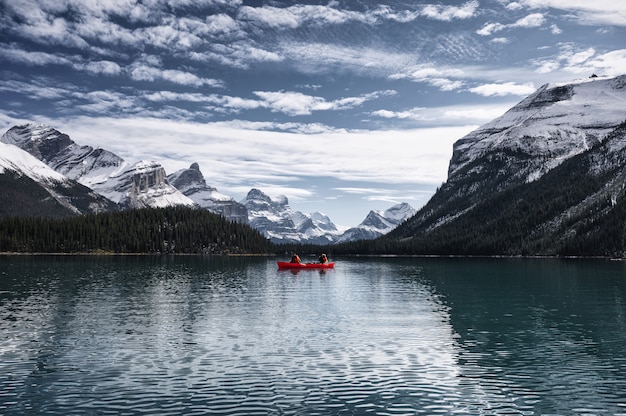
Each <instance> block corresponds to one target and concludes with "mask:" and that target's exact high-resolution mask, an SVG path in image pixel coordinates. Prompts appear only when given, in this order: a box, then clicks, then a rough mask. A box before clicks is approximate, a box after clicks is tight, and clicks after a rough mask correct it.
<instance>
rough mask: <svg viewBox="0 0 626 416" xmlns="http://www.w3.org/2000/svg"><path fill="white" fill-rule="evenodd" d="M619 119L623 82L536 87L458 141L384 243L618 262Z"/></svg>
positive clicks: (623, 163)
mask: <svg viewBox="0 0 626 416" xmlns="http://www.w3.org/2000/svg"><path fill="white" fill-rule="evenodd" d="M625 109H626V76H620V77H616V78H611V79H602V78H594V79H588V80H585V81H578V82H575V83H572V84H567V85H545V86H543V87H541V88H540V89H539V90H538V91H536V92H535V93H533V94H531V95H530V96H529V97H527V98H525V99H524V100H522V101H521V102H520V103H518V104H517V105H516V106H514V107H513V108H511V109H510V110H509V111H507V112H506V113H505V114H504V115H502V116H501V117H498V118H496V119H495V120H493V121H492V122H490V123H487V124H485V125H484V126H481V127H479V128H478V129H476V130H474V131H473V132H470V133H469V134H468V135H466V136H465V137H463V138H461V139H459V140H458V141H457V142H456V143H455V144H454V149H453V156H452V158H451V161H450V166H449V169H448V179H447V181H446V182H445V183H444V184H443V185H442V186H441V187H440V188H439V189H438V190H437V192H436V193H435V194H434V195H433V197H432V198H431V199H430V200H429V201H428V203H427V204H426V205H425V206H424V207H422V208H421V209H420V210H419V211H418V212H417V214H416V215H415V216H413V217H412V218H411V219H410V220H408V221H407V222H406V223H404V224H403V225H401V226H399V227H398V228H396V229H395V230H393V231H392V232H390V233H389V234H388V235H386V236H385V237H382V238H383V240H385V241H386V242H387V243H388V244H389V242H390V241H395V243H394V244H400V242H403V244H406V245H407V248H405V251H409V252H413V253H426V252H428V253H429V254H481V255H482V254H489V255H495V254H499V255H519V254H524V255H580V254H584V255H602V256H620V255H621V254H622V255H623V250H624V242H623V237H624V236H623V234H624V223H625V221H626V217H624V216H622V215H623V211H624V209H623V207H624V205H625V186H624V183H625V182H624V181H625V180H626V178H625V177H624V174H623V172H624V171H626V151H625V150H624V149H625V148H626V146H625V143H626V137H625V133H626V127H625V121H626V110H625ZM546 190H549V192H547V191H546ZM609 217H610V218H614V219H617V220H618V223H617V229H618V230H619V232H617V233H615V232H614V230H609V229H608V228H606V227H607V224H606V223H605V219H606V218H609ZM613 228H616V227H615V225H614V226H613ZM603 234H604V235H606V236H609V235H610V236H611V238H610V239H603ZM589 241H593V242H594V243H593V244H590V243H588V242H589ZM396 247H398V246H397V245H396ZM409 247H410V248H409ZM576 247H578V248H576ZM583 247H584V249H583ZM620 253H621V254H620Z"/></svg>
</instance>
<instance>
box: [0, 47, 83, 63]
mask: <svg viewBox="0 0 626 416" xmlns="http://www.w3.org/2000/svg"><path fill="white" fill-rule="evenodd" d="M0 57H2V58H4V59H6V60H7V61H12V62H17V63H21V64H26V65H31V66H45V65H51V64H52V65H71V64H72V60H70V59H67V58H65V57H63V56H59V55H58V54H53V53H48V52H39V51H26V50H23V49H18V48H17V47H16V46H15V45H11V46H8V45H2V47H0Z"/></svg>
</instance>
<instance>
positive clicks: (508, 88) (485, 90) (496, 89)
mask: <svg viewBox="0 0 626 416" xmlns="http://www.w3.org/2000/svg"><path fill="white" fill-rule="evenodd" d="M535 89H536V88H535V86H534V85H533V84H532V83H526V84H516V83H514V82H505V83H500V84H484V85H480V86H478V87H473V88H470V89H469V91H470V92H473V93H474V94H478V95H482V96H484V97H492V96H499V97H502V96H505V95H521V96H526V95H529V94H532V93H533V92H535Z"/></svg>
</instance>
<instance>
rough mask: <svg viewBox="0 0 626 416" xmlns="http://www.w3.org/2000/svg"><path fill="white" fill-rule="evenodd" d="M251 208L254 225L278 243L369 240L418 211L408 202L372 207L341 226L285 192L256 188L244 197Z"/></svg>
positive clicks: (247, 206)
mask: <svg viewBox="0 0 626 416" xmlns="http://www.w3.org/2000/svg"><path fill="white" fill-rule="evenodd" d="M241 203H242V204H244V205H245V206H246V208H247V209H248V216H249V218H250V225H251V226H252V227H254V228H256V229H257V230H259V231H261V232H262V233H263V234H264V235H265V236H266V237H268V238H269V239H270V240H272V241H273V242H276V243H308V244H335V243H340V242H341V243H343V242H348V241H354V240H369V239H373V238H376V237H379V236H381V235H383V234H386V233H388V232H389V231H391V230H393V229H394V228H395V227H397V226H398V224H400V223H401V222H403V221H404V220H406V219H407V218H409V217H410V216H411V215H413V214H414V213H415V210H414V209H413V208H412V207H411V206H410V205H409V204H407V203H402V204H398V205H395V206H393V207H391V208H389V209H387V210H386V211H384V212H383V211H377V210H376V211H370V213H369V214H368V215H367V217H366V218H365V219H364V220H363V222H361V224H359V225H358V226H357V227H354V228H349V229H347V230H346V229H345V228H339V227H337V226H336V225H335V224H334V223H333V222H332V221H331V220H330V218H328V216H326V215H324V214H321V213H319V212H314V213H311V214H305V213H302V212H300V211H293V210H292V209H291V207H290V206H289V202H288V200H287V198H286V197H285V196H280V197H278V198H276V199H272V198H270V197H269V196H268V195H266V194H265V193H263V192H262V191H260V190H258V189H252V190H251V191H250V192H249V193H248V195H247V196H246V198H245V199H244V200H243V201H241Z"/></svg>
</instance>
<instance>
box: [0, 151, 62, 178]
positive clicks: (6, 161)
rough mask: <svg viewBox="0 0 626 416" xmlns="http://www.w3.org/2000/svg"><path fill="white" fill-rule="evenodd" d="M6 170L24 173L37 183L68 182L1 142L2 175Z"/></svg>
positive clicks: (28, 154) (24, 152)
mask: <svg viewBox="0 0 626 416" xmlns="http://www.w3.org/2000/svg"><path fill="white" fill-rule="evenodd" d="M5 169H8V170H11V171H15V172H18V173H22V174H24V175H26V176H28V177H29V178H31V179H33V180H35V181H37V182H42V181H44V182H52V181H54V182H66V181H67V178H66V177H65V176H64V175H62V174H60V173H59V172H56V171H55V170H54V169H52V168H51V167H49V166H48V165H46V164H45V163H43V162H42V161H40V160H39V159H37V158H36V157H34V156H33V155H31V154H30V153H28V152H26V151H24V150H22V149H20V148H19V147H17V146H14V145H12V144H5V143H2V142H0V173H4V171H5Z"/></svg>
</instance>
